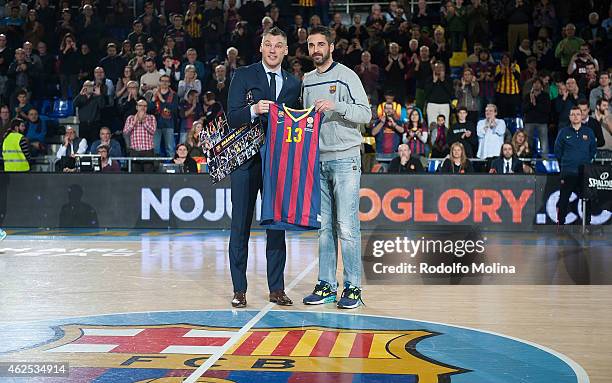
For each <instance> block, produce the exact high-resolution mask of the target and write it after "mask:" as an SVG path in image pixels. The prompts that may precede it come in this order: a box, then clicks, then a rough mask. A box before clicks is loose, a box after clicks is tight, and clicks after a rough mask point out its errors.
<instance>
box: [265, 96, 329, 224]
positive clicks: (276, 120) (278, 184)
mask: <svg viewBox="0 0 612 383" xmlns="http://www.w3.org/2000/svg"><path fill="white" fill-rule="evenodd" d="M320 126H321V114H319V113H317V112H315V111H314V107H311V108H310V109H305V110H297V109H290V108H288V107H286V106H285V105H284V104H283V105H282V106H281V105H278V104H272V105H270V113H269V116H268V132H267V134H266V142H265V144H264V146H263V147H262V150H261V158H262V171H263V197H262V199H263V201H262V209H261V210H262V211H261V225H262V226H265V227H266V228H268V229H279V230H316V229H319V228H321V222H320V221H321V219H320V214H321V185H320V183H319V182H320V180H319V177H320V170H319V128H320Z"/></svg>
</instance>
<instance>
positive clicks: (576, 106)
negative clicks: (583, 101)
mask: <svg viewBox="0 0 612 383" xmlns="http://www.w3.org/2000/svg"><path fill="white" fill-rule="evenodd" d="M572 110H577V111H579V112H580V113H582V111H581V110H580V108H579V107H578V105H574V106H572V107H571V108H570V114H571V113H572Z"/></svg>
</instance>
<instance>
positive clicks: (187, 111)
mask: <svg viewBox="0 0 612 383" xmlns="http://www.w3.org/2000/svg"><path fill="white" fill-rule="evenodd" d="M199 98H200V94H199V93H198V91H197V90H195V89H190V90H189V91H188V92H187V94H185V98H184V100H181V103H180V112H179V113H180V116H181V131H180V139H179V142H180V143H184V142H185V140H186V139H187V136H189V134H190V132H191V129H192V126H193V123H194V121H197V120H199V119H200V118H201V117H202V116H203V114H204V111H203V109H202V105H201V104H200V103H199Z"/></svg>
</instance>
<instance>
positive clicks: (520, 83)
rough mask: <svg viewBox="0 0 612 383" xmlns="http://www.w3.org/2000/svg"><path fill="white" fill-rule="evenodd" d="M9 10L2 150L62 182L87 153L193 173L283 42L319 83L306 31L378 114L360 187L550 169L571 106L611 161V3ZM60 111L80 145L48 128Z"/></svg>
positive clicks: (0, 59)
mask: <svg viewBox="0 0 612 383" xmlns="http://www.w3.org/2000/svg"><path fill="white" fill-rule="evenodd" d="M24 1H25V0H24ZM3 3H4V5H3V6H0V103H1V107H0V140H1V139H3V138H5V137H8V136H9V135H10V134H11V133H13V132H14V133H21V134H22V135H23V140H21V138H20V137H18V136H16V137H17V138H19V139H16V138H11V145H12V146H11V148H10V149H11V150H12V149H16V146H20V147H23V148H24V150H26V149H27V155H28V161H29V160H30V159H31V158H32V157H37V156H43V155H54V156H56V157H57V159H58V165H57V170H60V171H73V170H74V161H73V157H74V155H75V154H80V153H94V154H95V153H100V154H101V156H103V158H105V159H104V164H105V166H104V169H106V170H111V171H118V170H119V164H118V163H117V161H113V160H112V158H113V157H115V158H117V157H122V156H128V155H129V156H130V157H159V156H168V157H172V156H174V160H173V161H174V162H175V163H181V164H182V163H188V164H189V167H190V168H191V169H192V170H193V166H192V162H191V161H190V160H192V157H201V156H203V155H204V153H203V152H202V149H201V147H200V143H199V132H200V131H201V130H202V129H206V128H207V126H208V123H209V122H211V121H214V120H215V118H216V117H217V116H218V115H219V114H220V113H223V111H224V110H225V109H226V106H227V97H228V88H229V85H230V81H231V77H232V74H233V72H234V71H235V70H236V68H237V67H239V66H243V65H248V64H250V63H253V62H256V61H258V60H260V58H261V57H260V53H259V44H260V42H261V36H262V34H263V33H265V32H266V31H267V30H269V29H270V28H272V27H274V26H277V27H280V28H281V29H283V30H284V31H286V32H287V35H288V46H289V56H288V58H287V59H286V60H285V61H284V63H283V66H284V68H285V69H286V70H288V71H289V72H291V73H292V74H294V75H295V76H296V77H298V78H300V79H301V78H302V77H303V74H304V73H306V72H308V71H310V70H312V69H313V68H314V66H313V62H312V59H311V58H310V57H309V56H308V47H307V43H306V39H307V36H308V30H309V28H312V27H314V26H318V25H329V27H330V28H331V30H332V35H333V37H334V39H335V50H334V51H333V57H334V60H335V61H338V62H340V63H343V64H345V65H346V66H348V67H350V68H351V69H354V71H355V72H356V73H357V75H358V76H359V77H360V79H361V81H362V82H363V85H364V88H365V90H366V93H367V94H368V97H369V99H370V103H371V106H372V111H373V120H372V123H371V124H370V125H369V126H364V128H363V132H362V133H363V135H364V136H372V137H374V140H365V142H366V143H365V144H364V147H363V152H364V164H366V169H364V170H365V171H368V170H369V168H370V167H371V165H372V164H373V163H376V162H378V161H380V162H381V163H383V164H384V166H382V167H379V169H385V170H388V171H390V172H419V171H424V170H426V169H427V168H428V166H427V158H441V159H443V158H445V159H446V160H445V161H444V162H441V163H440V166H439V167H438V171H441V172H448V173H469V172H472V171H474V169H477V171H478V170H481V171H491V172H496V173H500V172H501V173H507V171H506V169H510V170H511V172H513V173H516V172H518V171H519V169H520V170H521V171H526V172H530V171H533V169H532V168H531V167H530V166H529V164H528V161H526V162H525V163H524V164H522V165H521V166H517V165H515V163H516V161H514V162H512V161H511V163H507V161H508V158H507V155H508V153H509V156H510V157H511V158H522V159H531V158H536V157H540V158H543V159H548V158H551V157H554V140H555V138H556V135H557V132H558V131H559V130H560V128H562V127H564V126H568V125H569V124H570V120H569V114H570V110H571V109H572V108H573V107H574V106H579V107H580V110H581V112H582V116H583V123H584V124H585V125H587V126H588V127H590V128H591V129H593V131H594V133H595V136H596V137H597V146H598V149H599V150H598V156H599V157H601V158H612V115H611V114H610V112H611V108H612V106H611V105H610V103H609V100H610V98H611V97H612V91H611V88H610V80H611V79H610V77H611V76H612V68H611V67H612V65H611V63H612V58H611V57H610V55H611V52H612V49H610V48H611V47H610V41H611V39H610V38H611V37H612V6H611V5H610V4H609V1H603V0H591V1H566V0H557V1H555V0H488V1H487V0H453V1H450V0H449V1H439V2H437V1H433V2H432V1H424V0H418V1H415V2H414V3H415V4H412V3H413V2H412V1H390V2H381V3H376V4H373V5H372V6H371V8H370V9H369V12H364V13H359V12H357V13H355V14H353V15H346V14H343V13H334V14H331V13H330V0H299V1H296V2H295V4H292V2H291V1H276V2H274V1H272V2H271V1H270V0H265V1H261V0H225V1H218V0H201V1H185V0H166V1H165V2H158V1H142V0H139V1H136V2H134V3H131V2H130V3H127V2H126V0H81V1H80V2H77V1H75V0H61V1H54V2H53V3H50V2H49V0H31V1H30V2H28V3H23V2H21V0H7V1H3ZM134 5H135V6H136V9H133V8H132V7H133V6H134ZM134 14H135V15H137V16H136V17H133V15H134ZM58 99H59V100H67V103H68V104H69V105H70V110H71V111H72V113H73V114H74V115H76V116H77V117H78V134H77V131H75V129H73V128H70V127H68V128H64V127H59V128H58V123H57V121H56V120H54V119H53V117H50V116H48V115H47V114H48V112H49V110H48V109H49V108H46V109H45V107H44V105H49V104H51V105H54V104H55V100H58ZM15 119H18V120H15ZM15 121H17V122H15ZM56 136H59V137H62V138H61V139H60V140H57V141H53V137H56ZM373 142H375V143H373ZM370 143H373V144H372V145H369V144H370ZM177 144H178V145H177ZM183 144H184V145H183ZM494 157H498V161H497V162H492V161H491V159H492V158H494ZM185 158H187V160H186V159H185ZM367 158H369V159H370V160H366V159H367ZM475 158H477V159H480V160H488V162H487V164H486V167H484V168H483V167H480V166H475V165H476V163H474V164H472V163H471V162H470V159H475ZM389 161H391V162H390V163H389ZM500 161H501V162H500ZM504 161H506V162H505V163H504ZM472 162H474V161H472ZM153 165H154V164H153V162H146V161H143V162H141V163H138V165H137V166H135V167H134V168H133V170H134V171H152V170H153ZM473 165H474V166H473ZM505 165H508V166H509V167H508V166H505ZM523 165H524V166H523ZM20 169H22V168H20ZM22 170H23V169H22Z"/></svg>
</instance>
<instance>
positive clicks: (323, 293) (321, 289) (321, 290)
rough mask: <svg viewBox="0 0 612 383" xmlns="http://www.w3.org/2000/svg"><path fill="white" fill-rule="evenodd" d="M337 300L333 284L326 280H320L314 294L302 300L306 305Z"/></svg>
mask: <svg viewBox="0 0 612 383" xmlns="http://www.w3.org/2000/svg"><path fill="white" fill-rule="evenodd" d="M335 301H336V291H335V290H334V289H332V286H331V285H330V284H329V283H327V282H325V281H319V282H318V283H317V285H316V286H315V288H314V290H313V292H312V294H310V295H309V296H307V297H305V298H304V300H303V301H302V302H304V304H305V305H322V304H324V303H332V302H335Z"/></svg>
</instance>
